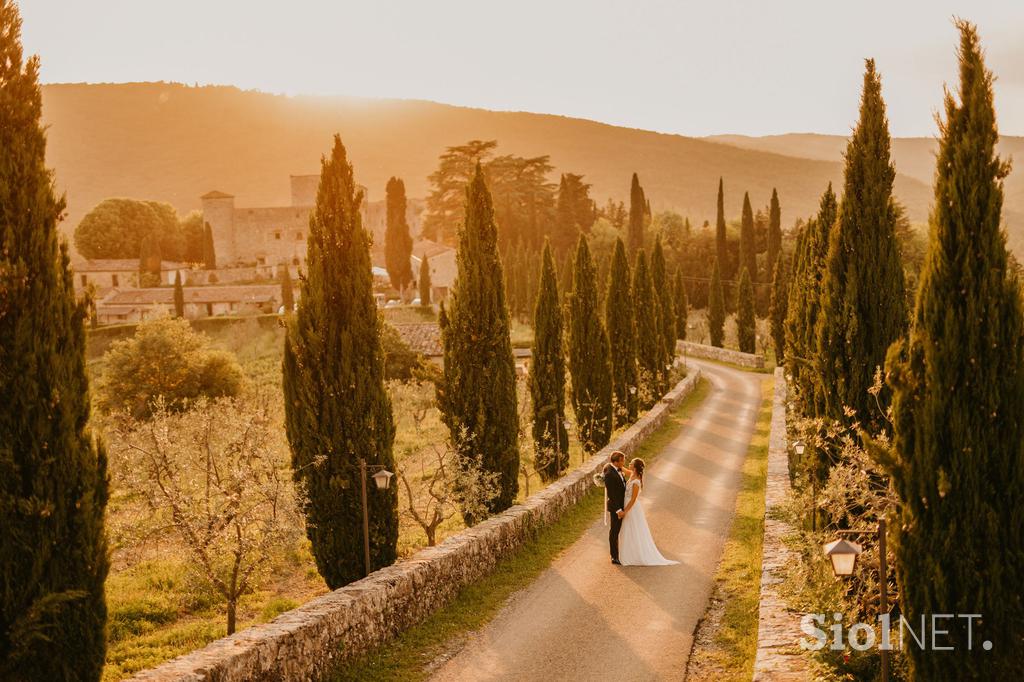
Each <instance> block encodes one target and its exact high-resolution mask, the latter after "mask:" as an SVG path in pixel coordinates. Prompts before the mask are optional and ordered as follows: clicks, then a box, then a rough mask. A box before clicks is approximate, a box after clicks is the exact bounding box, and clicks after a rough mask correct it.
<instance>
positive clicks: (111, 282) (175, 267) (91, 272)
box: [71, 258, 188, 294]
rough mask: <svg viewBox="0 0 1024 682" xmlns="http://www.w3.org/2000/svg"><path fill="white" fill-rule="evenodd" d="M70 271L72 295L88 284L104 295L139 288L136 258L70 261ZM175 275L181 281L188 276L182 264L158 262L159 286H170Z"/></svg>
mask: <svg viewBox="0 0 1024 682" xmlns="http://www.w3.org/2000/svg"><path fill="white" fill-rule="evenodd" d="M71 269H72V270H73V271H74V273H75V278H74V282H75V293H78V294H81V293H82V292H83V291H85V289H86V288H87V287H89V286H90V285H91V286H92V287H93V289H95V290H96V291H97V292H99V293H105V292H106V291H108V290H110V289H117V288H126V287H137V286H138V285H139V259H138V258H96V259H91V260H90V259H81V260H75V261H72V263H71ZM178 274H180V275H181V277H182V280H184V279H185V278H186V277H187V275H188V267H187V266H186V265H184V264H183V263H175V262H173V261H161V263H160V283H161V284H167V285H168V286H170V285H173V284H174V278H175V276H176V275H178Z"/></svg>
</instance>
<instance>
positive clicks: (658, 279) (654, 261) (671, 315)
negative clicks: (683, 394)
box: [651, 234, 676, 393]
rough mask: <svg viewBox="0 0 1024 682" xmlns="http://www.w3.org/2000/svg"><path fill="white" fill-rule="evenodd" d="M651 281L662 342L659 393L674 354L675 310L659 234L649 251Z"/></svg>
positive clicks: (666, 387) (665, 389) (665, 381)
mask: <svg viewBox="0 0 1024 682" xmlns="http://www.w3.org/2000/svg"><path fill="white" fill-rule="evenodd" d="M651 282H652V283H653V285H654V296H655V300H656V302H657V309H658V332H659V333H660V334H661V337H662V339H663V343H664V352H663V353H662V356H661V365H660V370H659V373H658V376H659V377H660V379H661V382H660V384H661V391H660V392H661V393H665V392H666V391H667V390H668V388H669V386H668V382H669V370H668V369H666V368H667V367H668V365H669V364H671V362H672V361H673V360H674V359H675V356H676V311H675V308H674V306H673V305H672V293H673V292H672V287H671V285H670V283H669V281H668V271H667V268H666V266H665V252H664V250H663V249H662V247H661V235H660V234H659V235H658V236H657V238H656V239H655V240H654V251H653V252H652V253H651Z"/></svg>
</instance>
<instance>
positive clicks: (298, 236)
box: [295, 232, 302, 242]
mask: <svg viewBox="0 0 1024 682" xmlns="http://www.w3.org/2000/svg"><path fill="white" fill-rule="evenodd" d="M295 241H297V242H300V241H302V233H301V232H296V233H295Z"/></svg>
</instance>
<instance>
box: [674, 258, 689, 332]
mask: <svg viewBox="0 0 1024 682" xmlns="http://www.w3.org/2000/svg"><path fill="white" fill-rule="evenodd" d="M672 297H673V298H674V299H675V308H676V338H677V339H679V340H680V341H685V340H686V317H687V315H688V314H689V304H688V303H687V300H686V285H685V284H684V283H683V271H682V270H679V269H677V270H676V279H675V291H674V292H673V295H672Z"/></svg>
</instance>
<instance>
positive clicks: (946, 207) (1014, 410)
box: [888, 22, 1024, 680]
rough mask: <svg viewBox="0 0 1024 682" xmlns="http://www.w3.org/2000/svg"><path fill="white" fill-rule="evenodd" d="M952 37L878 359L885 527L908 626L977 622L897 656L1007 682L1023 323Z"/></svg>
mask: <svg viewBox="0 0 1024 682" xmlns="http://www.w3.org/2000/svg"><path fill="white" fill-rule="evenodd" d="M958 27H959V29H960V33H961V36H960V50H959V59H960V88H959V100H960V101H959V102H957V101H956V100H955V99H954V97H953V95H952V94H950V93H948V92H947V94H946V100H945V120H944V121H943V122H941V124H940V132H941V138H940V140H939V152H938V163H937V164H936V173H935V201H934V202H933V204H932V205H933V207H934V208H933V213H932V220H931V223H932V226H931V236H930V240H929V246H928V256H927V259H926V263H925V267H924V270H923V271H922V273H921V285H920V288H919V289H918V293H917V302H916V307H915V311H914V315H913V322H912V326H911V329H910V336H909V340H906V341H901V342H900V343H899V344H898V345H897V346H894V348H893V349H892V350H891V351H890V353H889V357H888V369H889V371H890V374H889V376H890V382H891V385H892V388H893V423H894V427H895V439H894V446H895V447H894V458H893V459H891V460H890V461H889V465H890V466H889V469H890V472H891V475H892V483H893V487H894V489H895V491H896V493H897V495H898V497H899V501H900V503H899V505H898V506H897V509H898V510H899V511H898V514H899V522H898V523H895V524H893V525H894V526H895V528H896V530H897V535H898V542H897V543H896V558H897V561H898V564H899V571H898V577H899V582H900V606H901V607H902V609H903V613H904V616H905V617H906V618H907V619H908V621H909V622H911V623H917V622H918V621H919V620H920V619H921V618H922V617H923V618H928V617H929V615H928V614H935V613H959V614H972V613H973V614H981V616H980V618H978V619H974V622H973V623H970V624H969V623H968V622H967V620H966V619H964V618H952V619H947V621H944V628H943V629H948V630H949V634H948V635H945V636H944V635H940V636H939V641H938V644H940V645H943V646H949V647H950V648H952V649H954V650H953V651H936V650H934V649H931V648H928V649H927V650H921V649H920V648H918V647H917V646H909V647H907V648H906V649H905V651H906V652H907V653H908V654H909V658H910V661H911V663H912V668H913V672H914V678H915V679H920V680H938V679H942V680H976V679H990V680H999V679H1003V680H1009V679H1016V678H1019V677H1020V657H1021V654H1022V653H1024V619H1021V616H1020V614H1021V611H1022V609H1024V593H1022V592H1021V584H1022V583H1024V551H1022V548H1024V466H1022V463H1024V421H1022V419H1021V415H1022V413H1024V345H1022V341H1024V314H1022V310H1021V300H1020V282H1019V281H1018V279H1017V277H1016V276H1015V275H1014V274H1013V272H1012V270H1011V268H1010V266H1009V263H1008V261H1009V257H1008V253H1007V251H1006V236H1005V234H1004V233H1003V231H1002V230H1001V229H1000V226H999V219H1000V211H1001V208H1002V203H1003V178H1004V177H1005V176H1006V174H1007V173H1008V172H1009V164H1006V163H1004V162H1002V161H1001V160H1000V159H999V158H998V157H997V156H996V151H995V148H996V143H997V141H998V133H997V130H996V118H995V109H994V105H993V101H992V74H991V72H989V71H988V70H987V69H986V67H985V64H984V61H983V55H982V50H981V47H980V45H979V41H978V35H977V32H976V29H975V27H974V26H972V25H971V24H968V23H966V22H958ZM945 623H948V625H945ZM972 626H973V627H972ZM972 635H973V636H972ZM982 642H985V643H986V646H987V644H988V643H989V642H991V647H990V648H988V649H987V648H986V647H983V646H981V644H980V643H982Z"/></svg>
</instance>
